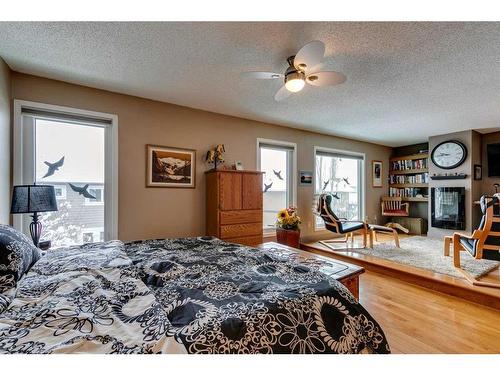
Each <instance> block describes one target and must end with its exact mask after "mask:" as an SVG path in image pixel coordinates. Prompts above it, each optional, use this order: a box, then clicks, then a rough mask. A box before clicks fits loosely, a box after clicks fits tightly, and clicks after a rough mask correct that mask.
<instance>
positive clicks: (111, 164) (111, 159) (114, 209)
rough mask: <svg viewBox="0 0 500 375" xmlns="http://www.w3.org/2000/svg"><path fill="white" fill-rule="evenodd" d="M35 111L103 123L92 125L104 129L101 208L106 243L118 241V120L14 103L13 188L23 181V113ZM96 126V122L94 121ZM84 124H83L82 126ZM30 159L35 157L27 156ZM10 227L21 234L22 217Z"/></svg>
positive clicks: (113, 116) (106, 115)
mask: <svg viewBox="0 0 500 375" xmlns="http://www.w3.org/2000/svg"><path fill="white" fill-rule="evenodd" d="M26 109H30V110H38V111H44V112H50V113H53V114H56V115H57V114H60V115H69V116H80V117H82V118H88V119H89V123H91V122H92V120H101V122H102V120H104V121H105V122H107V123H106V124H100V123H97V124H93V126H100V127H103V128H105V158H104V159H105V165H104V184H105V186H106V188H105V191H104V194H105V201H106V205H105V208H104V222H105V226H106V233H105V239H106V240H112V239H117V238H118V116H117V115H116V114H111V113H104V112H96V111H88V110H84V109H78V108H72V107H64V106H58V105H52V104H46V103H38V102H32V101H26V100H19V99H14V113H13V116H14V129H13V142H14V144H13V169H14V170H13V184H14V185H21V184H22V183H23V181H26V178H25V173H27V171H24V170H23V166H24V164H25V163H24V162H23V161H24V160H23V158H24V155H25V153H24V147H25V145H24V142H25V137H26V135H27V134H26V132H24V126H23V110H26ZM96 122H98V121H96ZM82 123H85V122H82ZM30 157H34V156H32V155H31V154H30ZM13 224H14V227H15V228H16V229H19V230H22V227H23V215H14V217H13Z"/></svg>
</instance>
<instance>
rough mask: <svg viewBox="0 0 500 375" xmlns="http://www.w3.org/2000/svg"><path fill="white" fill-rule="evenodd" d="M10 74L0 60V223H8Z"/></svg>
mask: <svg viewBox="0 0 500 375" xmlns="http://www.w3.org/2000/svg"><path fill="white" fill-rule="evenodd" d="M10 77H11V73H10V69H9V67H8V66H7V64H5V62H4V61H3V60H2V59H1V58H0V223H1V224H8V223H9V221H10V215H9V212H10V205H9V202H10V184H11V178H10V171H11V168H10V165H11V147H10V144H11V140H10V139H11V131H10V130H11V102H10V97H11V81H10Z"/></svg>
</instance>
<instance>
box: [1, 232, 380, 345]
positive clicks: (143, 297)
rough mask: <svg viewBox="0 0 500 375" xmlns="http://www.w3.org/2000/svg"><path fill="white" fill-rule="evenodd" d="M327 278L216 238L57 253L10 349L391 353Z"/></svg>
mask: <svg viewBox="0 0 500 375" xmlns="http://www.w3.org/2000/svg"><path fill="white" fill-rule="evenodd" d="M328 270H329V264H328V261H323V260H319V259H316V258H304V257H301V256H300V255H299V254H298V253H296V252H294V251H288V250H285V249H281V248H280V249H275V250H262V249H255V248H251V247H246V246H241V245H235V244H230V243H226V242H223V241H221V240H219V239H216V238H213V237H198V238H179V239H168V240H147V241H137V242H130V243H125V244H124V243H122V242H120V241H110V242H105V243H99V244H89V245H83V246H75V247H69V248H62V249H57V250H50V251H48V252H47V253H46V255H44V256H43V257H41V259H40V260H38V261H37V262H36V263H35V264H34V265H33V267H32V268H31V269H30V271H29V272H28V273H27V274H26V275H25V276H24V277H23V278H21V279H20V280H19V282H18V283H17V286H16V288H15V293H14V294H13V296H14V297H13V299H12V301H11V302H10V303H9V304H8V306H6V308H5V311H3V312H1V313H0V353H78V352H82V353H389V352H390V350H389V346H388V343H387V340H386V338H385V336H384V333H383V332H382V330H381V328H380V326H379V325H378V324H377V322H376V321H375V320H374V319H373V318H372V317H371V316H370V315H369V314H368V312H367V311H366V310H365V309H364V308H363V307H362V306H361V305H360V304H359V303H358V301H357V300H356V299H355V298H354V297H353V296H352V295H351V294H350V293H349V291H348V290H347V289H346V288H345V287H344V286H343V285H342V284H340V283H339V282H338V281H336V280H334V279H333V278H331V277H329V276H328Z"/></svg>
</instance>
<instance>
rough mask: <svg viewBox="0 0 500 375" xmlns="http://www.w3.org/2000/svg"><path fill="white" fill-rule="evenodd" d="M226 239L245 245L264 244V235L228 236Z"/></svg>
mask: <svg viewBox="0 0 500 375" xmlns="http://www.w3.org/2000/svg"><path fill="white" fill-rule="evenodd" d="M225 241H227V242H232V243H237V244H240V245H245V246H257V245H260V244H262V242H263V239H262V236H251V237H237V238H228V239H226V240H225Z"/></svg>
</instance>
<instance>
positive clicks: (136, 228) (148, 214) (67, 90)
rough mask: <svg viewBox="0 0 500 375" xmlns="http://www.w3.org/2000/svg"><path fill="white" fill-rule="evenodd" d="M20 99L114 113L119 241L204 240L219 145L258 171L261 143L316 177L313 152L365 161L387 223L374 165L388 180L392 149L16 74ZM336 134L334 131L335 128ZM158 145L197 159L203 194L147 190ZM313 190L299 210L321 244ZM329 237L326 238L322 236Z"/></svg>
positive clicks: (370, 206)
mask: <svg viewBox="0 0 500 375" xmlns="http://www.w3.org/2000/svg"><path fill="white" fill-rule="evenodd" d="M12 80H13V93H12V95H13V98H15V99H23V100H31V101H37V102H43V103H48V104H55V105H63V106H70V107H75V108H80V109H87V110H94V111H100V112H108V113H114V114H117V115H118V122H119V228H118V232H119V238H120V239H123V240H132V239H139V238H161V237H172V236H190V235H201V234H204V232H205V178H204V171H205V170H206V169H207V167H206V166H205V165H204V162H203V156H204V154H205V152H206V150H207V149H208V148H210V147H212V146H214V145H215V144H217V143H224V144H225V145H226V160H228V161H230V162H232V161H234V160H241V161H242V162H243V165H244V167H245V169H255V168H256V142H257V141H256V140H257V138H269V139H277V140H283V141H288V142H294V143H297V145H298V152H297V153H298V155H297V160H298V165H297V169H299V170H301V169H302V170H313V146H315V145H316V146H322V147H331V148H336V149H344V150H349V151H357V152H363V153H365V154H366V161H367V163H366V164H367V165H366V202H367V206H366V214H367V215H368V217H370V218H374V217H375V216H377V218H379V219H380V209H379V201H380V197H381V196H382V195H385V194H387V189H388V187H387V181H386V178H384V184H385V185H384V187H383V188H378V189H374V188H372V187H371V169H370V168H371V160H382V161H383V162H384V173H385V174H386V172H387V167H388V158H389V156H390V153H391V149H390V148H388V147H384V146H379V145H374V144H369V143H364V142H358V141H353V140H348V139H344V138H337V137H331V136H326V135H320V134H316V133H311V132H305V131H301V130H295V129H290V128H286V127H281V126H276V125H270V124H265V123H261V122H255V121H249V120H244V119H241V118H236V117H230V116H224V115H220V114H216V113H211V112H205V111H200V110H195V109H191V108H186V107H180V106H176V105H171V104H166V103H161V102H156V101H152V100H146V99H141V98H137V97H132V96H127V95H121V94H116V93H111V92H108V91H102V90H97V89H92V88H88V87H83V86H77V85H73V84H68V83H64V82H60V81H54V80H49V79H44V78H40V77H35V76H30V75H25V74H21V73H13V74H12ZM332 126H334V125H333V124H332ZM146 144H159V145H166V146H175V147H185V148H191V149H196V151H197V175H196V189H161V188H146V187H145V167H146V159H145V146H146ZM312 194H313V191H312V187H303V186H298V193H297V201H298V202H297V205H298V208H299V211H300V214H301V216H302V217H303V221H304V224H303V226H302V231H303V236H304V237H305V238H306V239H308V238H311V236H313V237H314V238H316V237H318V235H319V236H320V237H321V234H320V233H314V232H313V229H312V221H313V214H312V210H311V202H312ZM323 237H324V234H323Z"/></svg>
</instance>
